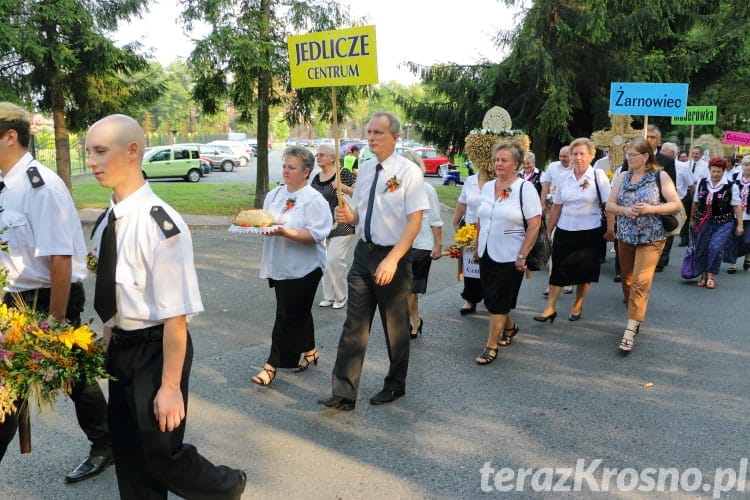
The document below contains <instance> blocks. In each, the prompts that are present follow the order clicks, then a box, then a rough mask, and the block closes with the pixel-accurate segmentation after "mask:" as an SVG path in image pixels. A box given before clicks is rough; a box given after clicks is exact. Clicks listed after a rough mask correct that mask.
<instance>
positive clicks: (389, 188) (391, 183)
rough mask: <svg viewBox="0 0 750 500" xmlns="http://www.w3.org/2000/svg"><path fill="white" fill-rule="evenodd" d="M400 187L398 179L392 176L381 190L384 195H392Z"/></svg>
mask: <svg viewBox="0 0 750 500" xmlns="http://www.w3.org/2000/svg"><path fill="white" fill-rule="evenodd" d="M400 185H401V182H400V181H399V180H398V178H397V177H396V176H395V175H394V176H393V177H391V178H390V179H388V180H387V181H386V183H385V189H384V190H383V192H384V193H389V192H390V193H393V192H395V191H396V190H397V189H398V187H399V186H400Z"/></svg>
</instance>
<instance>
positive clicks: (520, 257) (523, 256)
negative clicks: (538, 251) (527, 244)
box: [518, 253, 526, 259]
mask: <svg viewBox="0 0 750 500" xmlns="http://www.w3.org/2000/svg"><path fill="white" fill-rule="evenodd" d="M518 258H519V259H525V258H526V256H525V255H524V254H522V253H519V254H518Z"/></svg>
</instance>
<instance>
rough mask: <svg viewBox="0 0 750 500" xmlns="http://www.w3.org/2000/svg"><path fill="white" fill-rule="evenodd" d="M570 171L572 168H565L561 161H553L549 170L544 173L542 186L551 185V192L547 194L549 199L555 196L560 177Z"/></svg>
mask: <svg viewBox="0 0 750 500" xmlns="http://www.w3.org/2000/svg"><path fill="white" fill-rule="evenodd" d="M570 170H571V168H570V167H565V166H563V164H562V163H560V162H559V161H553V162H552V163H550V164H549V166H548V167H547V170H545V171H544V172H542V177H541V180H542V184H544V183H545V182H548V183H549V192H548V193H547V199H549V200H551V199H552V198H553V196H554V194H555V191H557V185H558V184H559V182H560V176H561V175H562V174H563V173H565V172H569V171H570Z"/></svg>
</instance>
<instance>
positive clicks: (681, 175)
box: [674, 160, 696, 199]
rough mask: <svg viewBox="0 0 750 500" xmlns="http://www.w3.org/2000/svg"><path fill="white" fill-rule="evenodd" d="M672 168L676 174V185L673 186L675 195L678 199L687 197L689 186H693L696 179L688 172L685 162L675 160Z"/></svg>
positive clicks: (688, 168)
mask: <svg viewBox="0 0 750 500" xmlns="http://www.w3.org/2000/svg"><path fill="white" fill-rule="evenodd" d="M674 168H675V173H676V174H677V184H676V185H675V188H677V194H678V195H679V197H680V199H682V198H684V197H685V196H686V195H687V192H688V189H690V186H692V185H693V184H695V182H696V178H695V177H693V174H692V172H690V167H689V166H688V163H687V162H685V161H679V160H675V162H674Z"/></svg>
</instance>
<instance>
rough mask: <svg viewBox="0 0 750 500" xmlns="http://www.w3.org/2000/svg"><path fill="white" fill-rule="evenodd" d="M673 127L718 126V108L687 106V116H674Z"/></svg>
mask: <svg viewBox="0 0 750 500" xmlns="http://www.w3.org/2000/svg"><path fill="white" fill-rule="evenodd" d="M672 125H716V106H687V108H686V109H685V116H673V117H672Z"/></svg>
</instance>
